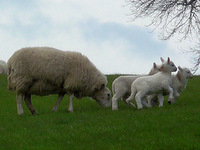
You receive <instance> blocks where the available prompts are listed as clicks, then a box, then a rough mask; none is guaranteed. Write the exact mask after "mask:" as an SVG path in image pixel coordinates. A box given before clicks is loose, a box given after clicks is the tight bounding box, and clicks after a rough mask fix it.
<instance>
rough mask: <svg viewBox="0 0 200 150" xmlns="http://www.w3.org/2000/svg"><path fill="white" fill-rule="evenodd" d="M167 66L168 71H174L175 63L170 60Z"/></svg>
mask: <svg viewBox="0 0 200 150" xmlns="http://www.w3.org/2000/svg"><path fill="white" fill-rule="evenodd" d="M168 67H169V70H170V72H176V70H177V68H176V66H175V64H174V63H173V62H172V61H170V62H169V63H168Z"/></svg>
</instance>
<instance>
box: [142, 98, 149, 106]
mask: <svg viewBox="0 0 200 150" xmlns="http://www.w3.org/2000/svg"><path fill="white" fill-rule="evenodd" d="M142 104H143V105H144V106H145V107H148V108H150V107H151V105H149V104H148V103H147V98H146V97H145V98H143V99H142Z"/></svg>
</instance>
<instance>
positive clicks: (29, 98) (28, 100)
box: [24, 94, 37, 115]
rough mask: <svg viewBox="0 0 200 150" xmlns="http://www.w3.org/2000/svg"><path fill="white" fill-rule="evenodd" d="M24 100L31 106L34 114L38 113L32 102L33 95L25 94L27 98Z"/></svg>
mask: <svg viewBox="0 0 200 150" xmlns="http://www.w3.org/2000/svg"><path fill="white" fill-rule="evenodd" d="M24 101H25V103H26V106H27V107H28V108H29V110H30V111H31V114H32V115H36V114H37V111H36V110H35V108H34V107H33V105H32V102H31V95H30V94H26V95H25V98H24Z"/></svg>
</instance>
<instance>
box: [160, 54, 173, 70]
mask: <svg viewBox="0 0 200 150" xmlns="http://www.w3.org/2000/svg"><path fill="white" fill-rule="evenodd" d="M161 61H162V65H161V68H160V69H159V70H160V71H168V72H175V71H176V70H177V68H176V66H175V64H174V63H173V62H172V61H171V60H170V58H169V57H168V59H167V61H165V60H164V59H163V58H162V57H161Z"/></svg>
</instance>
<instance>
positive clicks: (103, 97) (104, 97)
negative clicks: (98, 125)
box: [93, 87, 111, 107]
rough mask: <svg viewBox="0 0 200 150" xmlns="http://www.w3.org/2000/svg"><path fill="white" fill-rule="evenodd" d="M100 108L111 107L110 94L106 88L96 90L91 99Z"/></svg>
mask: <svg viewBox="0 0 200 150" xmlns="http://www.w3.org/2000/svg"><path fill="white" fill-rule="evenodd" d="M93 98H94V99H95V100H96V101H97V102H98V103H99V105H100V106H106V107H109V106H110V105H111V92H110V90H109V89H108V88H107V87H104V88H103V89H101V90H98V91H97V92H96V93H95V95H94V97H93Z"/></svg>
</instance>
